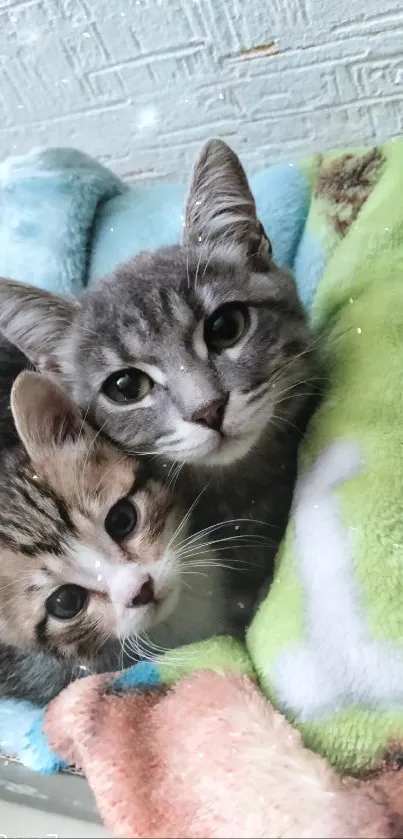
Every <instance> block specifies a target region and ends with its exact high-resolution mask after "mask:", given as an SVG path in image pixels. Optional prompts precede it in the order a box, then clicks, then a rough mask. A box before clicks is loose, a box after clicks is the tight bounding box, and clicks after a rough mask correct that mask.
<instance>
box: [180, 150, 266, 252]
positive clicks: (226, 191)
mask: <svg viewBox="0 0 403 839" xmlns="http://www.w3.org/2000/svg"><path fill="white" fill-rule="evenodd" d="M200 243H201V244H202V245H203V244H204V245H205V246H206V245H207V249H208V250H211V249H212V248H213V247H216V246H217V245H219V246H222V247H223V248H227V249H228V248H229V249H230V250H233V251H234V256H235V258H238V259H244V260H245V261H248V260H249V259H254V258H257V260H258V261H260V262H262V263H263V264H264V265H268V264H269V261H270V256H271V245H270V242H269V240H268V238H267V236H266V234H265V231H264V228H263V225H262V224H261V223H260V221H259V219H258V218H257V215H256V206H255V200H254V198H253V195H252V193H251V191H250V188H249V184H248V180H247V177H246V174H245V172H244V169H243V167H242V165H241V163H240V160H239V158H238V157H237V155H236V154H235V152H233V151H232V149H230V148H229V146H227V144H226V143H224V142H223V141H222V140H209V142H208V143H206V145H205V146H204V148H203V149H202V152H201V154H200V157H199V159H198V161H197V163H196V166H195V168H194V171H193V177H192V181H191V186H190V189H189V194H188V198H187V202H186V209H185V221H184V230H183V244H185V245H193V246H195V245H196V246H197V245H199V244H200ZM210 246H211V247H210Z"/></svg>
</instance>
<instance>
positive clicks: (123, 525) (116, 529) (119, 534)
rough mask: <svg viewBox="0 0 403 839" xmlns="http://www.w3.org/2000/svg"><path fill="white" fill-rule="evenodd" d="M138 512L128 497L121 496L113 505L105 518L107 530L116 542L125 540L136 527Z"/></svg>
mask: <svg viewBox="0 0 403 839" xmlns="http://www.w3.org/2000/svg"><path fill="white" fill-rule="evenodd" d="M137 522H138V513H137V510H136V507H135V506H134V504H132V502H131V501H129V499H128V498H121V499H120V501H117V502H116V504H114V505H113V507H111V509H110V510H109V513H108V515H107V517H106V519H105V530H106V532H107V534H108V536H110V537H111V539H113V540H114V542H123V539H127V538H128V537H129V536H130V535H131V534H132V533H133V530H135V529H136V526H137Z"/></svg>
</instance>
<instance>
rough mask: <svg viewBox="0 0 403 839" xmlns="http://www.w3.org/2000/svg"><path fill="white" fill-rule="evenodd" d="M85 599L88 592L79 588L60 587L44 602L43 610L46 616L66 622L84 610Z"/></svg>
mask: <svg viewBox="0 0 403 839" xmlns="http://www.w3.org/2000/svg"><path fill="white" fill-rule="evenodd" d="M87 597H88V591H86V589H85V588H81V586H74V585H65V586H60V588H57V589H56V591H54V592H53V594H51V595H50V596H49V597H48V599H47V600H46V602H45V609H46V611H47V613H48V615H52V617H54V618H59V620H62V621H68V620H71V618H75V617H76V616H77V615H78V614H79V613H80V612H81V611H82V610H83V609H84V606H85V603H86V600H87Z"/></svg>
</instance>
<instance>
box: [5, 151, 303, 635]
mask: <svg viewBox="0 0 403 839" xmlns="http://www.w3.org/2000/svg"><path fill="white" fill-rule="evenodd" d="M0 327H1V328H2V329H3V330H4V332H5V334H6V335H7V337H8V338H9V339H10V340H12V341H13V342H15V343H16V344H17V345H18V346H19V347H20V348H21V349H22V350H23V351H24V352H25V353H26V354H27V355H28V356H29V358H30V359H31V361H32V362H33V363H34V364H35V366H36V367H37V368H38V369H41V370H47V371H50V372H51V373H52V375H54V376H56V377H57V378H58V379H60V380H61V381H62V382H63V384H64V385H65V387H66V388H67V389H68V390H69V392H70V394H71V395H72V397H73V398H74V400H75V401H76V402H77V404H78V405H80V407H81V408H82V409H83V410H84V411H86V412H88V417H89V418H90V420H91V421H92V422H93V423H94V424H95V425H96V426H98V427H99V428H102V429H103V430H104V431H105V433H106V434H107V435H108V436H109V437H110V438H111V439H112V440H114V441H115V442H117V443H118V444H120V446H122V447H123V448H124V450H125V451H127V452H130V453H136V454H137V453H143V452H148V453H154V454H156V455H158V456H160V463H161V467H162V468H163V464H164V463H166V461H168V460H169V461H173V462H174V463H177V464H186V468H185V469H184V470H183V472H182V476H181V483H182V486H183V487H184V488H185V490H186V492H187V494H188V502H189V503H190V502H191V501H192V499H193V500H194V499H196V498H197V496H198V493H200V491H202V495H201V497H199V499H198V501H197V504H196V505H195V509H194V515H195V526H196V527H197V528H198V529H200V528H201V527H203V526H205V527H210V528H212V529H211V530H209V531H206V534H207V533H214V534H215V535H218V534H219V535H220V536H221V535H222V537H226V538H229V537H230V535H231V534H232V535H233V536H234V537H236V536H237V535H239V531H240V532H241V533H242V534H244V535H245V536H247V535H248V534H250V533H251V532H254V533H255V534H257V533H260V536H261V538H262V546H261V550H258V551H256V550H254V551H253V552H251V551H250V550H249V547H248V545H247V543H246V542H245V543H244V545H243V547H242V549H241V548H239V549H237V550H234V551H232V552H231V554H230V558H231V562H232V563H233V564H234V563H236V562H237V563H238V566H237V567H238V568H248V573H247V575H246V576H245V579H243V580H241V577H240V575H236V576H235V577H234V579H235V580H238V582H237V583H236V586H235V591H236V593H238V594H239V610H240V612H241V614H238V611H239V610H238V607H236V608H235V612H236V614H235V616H234V617H235V623H236V622H237V621H238V620H239V621H240V623H241V624H243V623H244V622H246V621H247V620H248V619H249V609H248V608H247V607H248V606H249V605H251V603H252V601H253V599H254V595H255V592H256V588H257V587H258V586H259V585H260V583H261V582H262V580H263V579H264V578H265V576H267V575H270V572H271V568H272V562H273V557H274V553H275V550H276V547H277V545H278V543H279V541H280V539H281V538H282V535H283V532H284V527H285V524H286V521H287V516H288V512H289V507H290V503H291V498H292V490H293V484H294V478H295V465H296V452H297V445H298V441H299V439H300V434H301V431H303V428H304V424H305V421H306V415H307V407H308V397H309V394H310V393H311V392H312V381H313V378H314V365H313V358H312V352H311V350H310V338H309V332H308V327H307V322H306V317H305V314H304V312H303V310H302V307H301V305H300V302H299V300H298V297H297V293H296V287H295V284H294V281H293V279H292V277H291V276H290V275H289V274H288V273H287V272H285V271H283V270H281V269H279V268H278V267H277V266H276V265H275V264H274V262H273V260H272V255H271V246H270V243H269V240H268V238H267V236H266V234H265V231H264V229H263V227H262V224H261V223H260V221H259V219H258V218H257V215H256V208H255V202H254V199H253V196H252V194H251V191H250V189H249V185H248V182H247V178H246V175H245V172H244V170H243V168H242V166H241V164H240V162H239V160H238V158H237V156H236V155H235V154H234V153H233V152H232V151H231V149H230V148H229V147H228V146H227V145H226V144H225V143H223V142H221V141H219V140H212V141H210V142H209V143H207V145H206V146H205V148H204V149H203V151H202V153H201V155H200V158H199V160H198V162H197V164H196V167H195V170H194V173H193V178H192V182H191V186H190V191H189V196H188V200H187V205H186V210H185V219H184V229H183V238H182V242H181V244H179V245H177V246H174V247H170V248H161V249H159V250H157V251H156V252H155V253H142V254H140V255H139V256H137V257H136V258H135V259H133V260H131V261H130V262H128V263H127V264H124V265H122V266H120V267H119V268H118V269H117V270H116V271H115V273H114V274H113V275H112V276H111V277H108V278H107V279H105V280H104V281H103V282H102V283H100V284H99V285H98V286H97V287H96V288H94V289H92V290H91V291H89V292H87V293H86V294H85V295H84V296H83V297H82V298H81V299H80V300H79V301H77V300H69V299H64V298H61V297H56V296H53V295H51V294H48V293H46V292H43V291H39V290H37V289H34V288H32V287H27V286H23V285H20V284H18V283H10V282H7V281H3V282H1V283H0ZM308 413H309V412H308ZM235 519H241V520H242V522H241V524H240V523H239V522H238V523H235V524H234V523H233V524H223V525H222V523H223V522H233V520H235ZM220 527H221V528H222V529H221V530H220V529H219V528H220ZM268 527H270V530H268V529H267V528H268ZM215 528H216V529H215ZM234 528H237V532H236V533H235V532H234ZM269 536H270V538H268V537H269ZM263 542H265V544H263ZM234 544H236V540H235V541H234ZM252 569H253V573H252ZM247 580H249V582H250V581H251V580H252V582H251V598H250V602H249V599H248V597H245V596H244V595H245V594H246V593H247V592H246V589H245V586H246V583H247ZM234 603H238V600H237V594H235V599H234ZM242 615H244V616H245V617H243V616H242Z"/></svg>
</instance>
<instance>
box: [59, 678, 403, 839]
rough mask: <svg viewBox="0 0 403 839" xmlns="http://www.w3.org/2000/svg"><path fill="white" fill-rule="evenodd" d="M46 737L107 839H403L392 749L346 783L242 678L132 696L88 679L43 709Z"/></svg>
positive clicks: (402, 792) (196, 681) (185, 682)
mask: <svg viewBox="0 0 403 839" xmlns="http://www.w3.org/2000/svg"><path fill="white" fill-rule="evenodd" d="M46 731H47V735H48V738H49V742H50V744H51V746H52V747H53V748H54V749H55V750H56V751H57V752H58V753H59V754H61V755H62V756H63V757H64V758H65V759H67V760H68V761H70V762H72V763H75V764H76V765H77V766H78V767H80V768H81V769H82V770H83V771H84V773H85V775H86V777H87V779H88V782H89V784H90V786H91V787H92V790H93V792H94V794H95V797H96V800H97V803H98V807H99V810H100V813H101V815H102V817H103V819H104V822H105V824H106V826H107V828H108V829H109V830H110V831H111V832H112V834H113V835H114V836H119V837H189V839H210V837H211V839H212V837H217V839H218V838H219V837H222V838H223V839H224V837H229V836H231V837H239V838H240V839H241V837H242V839H247V837H250V838H251V839H252V838H253V839H255V838H256V837H295V836H298V837H334V839H341V837H374V839H375V837H376V839H380V837H401V836H403V776H402V774H401V772H400V771H399V761H398V760H397V758H396V755H397V753H398V750H396V753H394V755H391V757H390V760H388V761H383V763H382V765H380V766H379V770H378V771H377V772H376V773H373V774H372V775H371V776H370V777H367V778H365V779H364V778H361V779H356V778H351V777H344V778H342V777H341V776H339V775H338V774H337V773H336V772H335V771H334V770H333V769H332V768H331V767H330V766H329V765H328V764H327V763H326V761H325V760H323V759H322V758H321V757H319V756H318V755H316V754H314V753H312V752H310V751H309V750H308V749H306V748H305V747H304V746H303V744H302V742H301V739H300V736H299V734H298V733H297V732H296V731H295V730H294V729H293V728H292V727H291V726H290V725H289V723H288V722H286V720H285V719H284V717H282V716H281V714H279V713H278V712H277V711H275V710H273V708H272V707H271V706H270V705H269V704H268V702H267V700H266V699H265V698H264V697H263V696H262V695H261V694H260V693H259V691H258V689H257V687H256V686H255V683H254V682H253V680H252V679H250V678H249V677H247V676H241V675H232V674H229V673H227V674H225V675H220V674H218V673H215V672H212V671H199V672H198V673H196V674H195V675H193V676H191V677H187V678H185V679H182V680H180V681H179V682H177V683H176V684H175V685H174V686H173V687H171V688H167V687H165V688H155V689H150V690H147V691H131V692H129V693H127V692H119V691H116V690H115V689H114V688H113V686H112V679H111V677H107V676H91V677H89V678H87V679H83V680H80V681H78V682H76V683H74V684H73V685H71V686H70V687H69V688H67V689H66V690H65V691H64V692H63V693H62V694H61V695H60V696H59V697H57V698H56V699H55V700H54V701H53V702H52V703H51V704H50V706H49V708H48V711H47V714H46Z"/></svg>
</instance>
